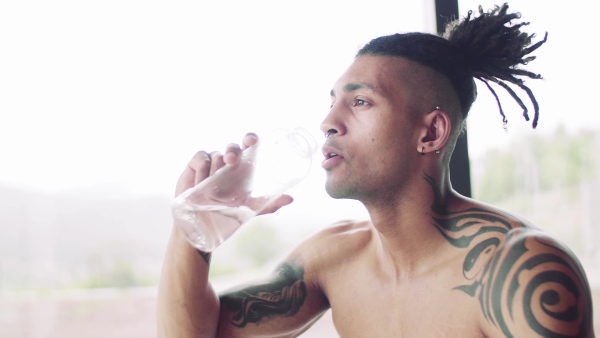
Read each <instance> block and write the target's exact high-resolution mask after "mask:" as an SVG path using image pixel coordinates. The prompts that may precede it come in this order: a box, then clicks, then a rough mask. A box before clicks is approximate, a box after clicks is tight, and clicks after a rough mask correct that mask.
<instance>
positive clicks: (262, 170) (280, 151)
mask: <svg viewBox="0 0 600 338" xmlns="http://www.w3.org/2000/svg"><path fill="white" fill-rule="evenodd" d="M316 150H317V144H316V142H315V140H314V138H313V137H312V136H311V135H310V134H309V133H308V132H307V131H306V130H304V129H302V128H295V129H280V130H277V131H274V132H272V133H270V134H267V135H265V136H264V137H259V140H258V143H257V144H255V145H253V146H251V147H249V148H247V149H246V150H244V151H243V152H242V155H241V157H240V161H239V163H238V164H236V165H225V166H224V167H222V168H220V169H219V170H217V171H216V172H215V173H214V174H213V175H212V176H209V177H208V178H206V179H205V180H203V181H202V182H200V183H199V184H198V185H196V186H194V187H192V188H190V189H188V190H186V191H185V192H183V193H182V194H181V195H179V196H178V197H176V198H175V200H174V201H173V204H172V212H173V216H174V219H175V226H176V227H177V228H178V229H179V230H180V231H181V232H182V233H183V234H185V236H186V237H187V239H188V241H189V242H190V243H191V244H192V245H193V246H194V247H196V248H197V249H198V250H200V251H204V252H211V251H213V250H214V249H215V248H217V247H218V246H219V245H220V244H221V243H222V242H223V241H225V240H226V239H227V238H229V237H230V236H231V235H233V233H234V232H235V231H236V230H237V229H238V228H239V227H240V226H241V225H242V224H244V223H245V222H247V221H248V220H250V219H251V218H253V217H254V216H256V215H257V214H258V213H260V212H261V211H262V210H263V209H264V208H265V207H266V206H267V205H268V204H269V203H271V202H272V201H274V200H275V199H277V198H278V197H280V196H281V195H282V194H283V193H284V192H285V191H287V190H288V189H290V188H292V187H293V186H295V185H296V184H298V183H299V182H300V181H301V180H302V179H304V178H305V177H306V175H307V174H308V172H309V171H310V167H311V161H312V155H313V154H314V153H315V152H316Z"/></svg>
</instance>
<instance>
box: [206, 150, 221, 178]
mask: <svg viewBox="0 0 600 338" xmlns="http://www.w3.org/2000/svg"><path fill="white" fill-rule="evenodd" d="M223 157H224V156H223V154H221V153H220V152H218V151H213V152H212V153H210V172H209V174H210V175H212V174H214V173H215V171H217V170H219V169H220V168H221V167H223V166H224V165H225V161H224V160H223Z"/></svg>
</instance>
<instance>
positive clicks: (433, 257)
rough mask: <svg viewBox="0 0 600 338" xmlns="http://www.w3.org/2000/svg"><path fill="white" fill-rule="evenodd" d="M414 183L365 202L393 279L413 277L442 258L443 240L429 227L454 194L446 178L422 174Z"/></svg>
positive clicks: (453, 197) (444, 248)
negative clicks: (394, 275) (389, 194)
mask: <svg viewBox="0 0 600 338" xmlns="http://www.w3.org/2000/svg"><path fill="white" fill-rule="evenodd" d="M412 182H414V184H413V185H412V186H409V187H405V188H403V189H402V192H401V193H396V194H395V195H394V197H393V198H390V197H389V196H387V197H386V198H383V199H381V200H379V201H377V202H371V203H365V206H366V208H367V210H368V212H369V215H370V218H371V221H372V223H373V225H374V227H375V228H376V229H377V231H378V233H379V237H380V240H381V254H382V255H383V257H384V260H386V261H388V262H389V263H390V264H391V265H392V267H393V270H394V271H395V273H396V277H405V276H410V275H417V274H419V273H422V272H424V271H427V270H429V269H431V268H433V267H434V266H436V265H437V264H439V263H440V261H441V260H442V259H444V257H445V255H441V253H443V252H444V251H445V250H448V249H449V247H448V245H447V241H446V240H445V239H444V238H443V237H442V236H441V235H440V233H439V230H438V229H437V228H436V227H435V226H433V225H432V224H433V219H432V217H434V216H435V215H436V214H439V213H440V212H443V211H444V210H445V209H446V208H447V207H448V206H449V205H450V204H452V201H456V200H457V199H458V195H457V194H456V192H454V190H453V189H452V186H451V184H450V179H449V175H448V174H445V175H441V174H439V175H436V177H435V178H434V177H433V176H429V175H427V174H426V173H423V174H422V175H421V177H420V178H418V179H416V180H412Z"/></svg>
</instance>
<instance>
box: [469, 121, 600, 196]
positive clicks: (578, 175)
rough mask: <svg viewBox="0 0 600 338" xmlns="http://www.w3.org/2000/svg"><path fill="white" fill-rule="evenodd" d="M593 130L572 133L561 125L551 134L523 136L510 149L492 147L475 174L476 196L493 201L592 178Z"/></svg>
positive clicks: (593, 163)
mask: <svg viewBox="0 0 600 338" xmlns="http://www.w3.org/2000/svg"><path fill="white" fill-rule="evenodd" d="M596 137H598V136H597V135H596V133H594V132H592V131H579V132H577V133H576V134H573V135H571V134H569V133H567V131H566V130H565V129H564V127H559V128H558V129H557V130H556V131H555V132H554V133H553V134H552V135H550V136H544V135H540V134H537V133H533V134H530V135H526V136H522V137H520V138H518V139H517V140H515V141H514V142H513V143H511V144H510V146H509V147H508V148H507V149H502V150H498V149H496V150H492V151H489V152H488V153H487V154H486V155H485V156H483V158H481V159H480V162H478V163H476V165H480V167H481V168H482V169H481V170H479V171H476V172H477V173H478V174H474V177H473V181H474V184H473V186H474V196H475V197H476V198H477V199H481V200H483V201H486V202H490V203H494V202H497V201H501V200H505V199H507V198H510V197H511V196H517V195H522V194H524V195H531V194H533V193H540V192H547V191H551V190H553V189H556V188H569V187H573V186H575V185H578V184H580V183H581V182H582V181H584V180H587V179H592V178H593V177H594V173H595V171H596V170H597V169H596V168H595V162H594V160H595V157H594V156H593V154H594V153H595V150H596V149H594V147H595V146H596V145H595V139H596Z"/></svg>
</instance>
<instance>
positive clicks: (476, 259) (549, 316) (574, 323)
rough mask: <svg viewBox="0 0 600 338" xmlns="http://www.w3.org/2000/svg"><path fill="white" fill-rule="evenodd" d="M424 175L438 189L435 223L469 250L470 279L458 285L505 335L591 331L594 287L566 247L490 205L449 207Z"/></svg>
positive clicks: (571, 334)
mask: <svg viewBox="0 0 600 338" xmlns="http://www.w3.org/2000/svg"><path fill="white" fill-rule="evenodd" d="M424 178H425V180H426V181H427V182H428V183H429V184H430V185H431V187H432V189H433V192H434V201H433V204H432V206H431V209H432V211H433V215H434V216H433V217H432V218H433V225H434V226H435V227H436V229H437V230H438V231H439V233H440V234H441V235H442V236H443V237H444V238H445V239H446V240H447V241H448V242H449V243H450V244H451V245H453V246H454V247H456V248H458V249H461V250H466V251H467V254H466V256H465V259H464V262H463V275H464V277H465V279H466V280H468V281H469V282H468V283H466V284H464V285H458V286H456V287H455V288H454V289H455V290H459V291H461V292H464V293H466V294H467V295H469V296H470V297H474V298H476V299H477V300H478V301H479V305H480V308H481V311H482V313H483V315H484V317H485V319H486V320H487V321H489V322H490V323H492V324H493V325H495V326H496V327H498V328H499V329H501V330H502V332H503V333H504V335H505V336H506V337H516V336H519V335H522V334H523V333H522V330H523V328H525V329H526V331H528V332H529V333H534V332H535V333H537V334H539V335H541V336H542V337H587V336H589V335H591V332H590V331H591V329H590V328H591V320H592V319H591V316H592V305H591V300H590V296H589V295H590V289H589V286H588V284H587V279H586V277H585V275H584V273H583V268H582V267H581V266H580V264H579V263H578V262H577V260H576V259H574V255H573V254H572V253H567V252H568V251H567V250H568V249H566V248H565V247H562V246H561V247H559V246H558V245H557V244H556V242H555V241H553V240H551V239H550V238H549V237H547V236H545V235H543V233H541V232H538V230H535V229H533V228H528V227H527V226H526V225H525V224H523V223H521V224H518V223H516V224H517V226H516V227H513V226H512V224H515V223H511V221H509V219H508V218H507V217H506V216H504V215H502V214H500V213H497V212H493V211H491V210H486V209H481V208H469V209H466V210H462V211H454V212H450V211H448V210H447V209H446V206H445V205H443V202H442V198H441V194H440V191H439V189H438V188H437V185H436V184H435V180H434V179H433V178H432V177H430V176H428V175H425V176H424ZM513 222H514V220H513ZM532 233H535V235H534V236H532V235H531V234H532ZM517 330H519V334H517Z"/></svg>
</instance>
